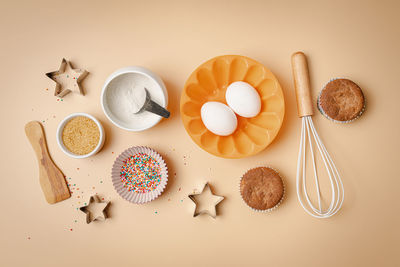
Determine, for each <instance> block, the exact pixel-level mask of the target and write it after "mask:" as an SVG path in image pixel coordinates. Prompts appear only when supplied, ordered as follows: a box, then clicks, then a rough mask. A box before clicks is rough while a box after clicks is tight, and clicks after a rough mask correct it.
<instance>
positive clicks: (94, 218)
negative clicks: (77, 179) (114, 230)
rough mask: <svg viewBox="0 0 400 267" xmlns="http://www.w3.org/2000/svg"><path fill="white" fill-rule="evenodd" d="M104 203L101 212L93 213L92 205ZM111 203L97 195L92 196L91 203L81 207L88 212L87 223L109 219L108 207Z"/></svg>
mask: <svg viewBox="0 0 400 267" xmlns="http://www.w3.org/2000/svg"><path fill="white" fill-rule="evenodd" d="M99 204H101V205H103V206H104V207H103V208H102V210H101V214H100V215H99V214H97V216H96V215H95V214H93V210H91V207H92V206H93V205H99ZM109 205H110V201H101V200H100V199H99V198H98V197H97V196H96V195H94V196H91V197H90V200H89V203H88V204H87V205H86V206H83V207H80V208H79V209H80V210H81V211H82V212H84V213H86V223H87V224H89V223H91V222H93V221H105V220H106V219H107V213H106V209H107V208H108V206H109Z"/></svg>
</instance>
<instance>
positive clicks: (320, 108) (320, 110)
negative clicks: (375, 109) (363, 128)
mask: <svg viewBox="0 0 400 267" xmlns="http://www.w3.org/2000/svg"><path fill="white" fill-rule="evenodd" d="M337 79H347V78H333V79H330V80H329V82H327V83H326V84H325V85H324V87H323V88H322V90H321V91H320V92H319V95H318V98H317V107H318V110H319V112H321V114H322V115H324V117H325V118H327V119H328V120H330V121H333V122H335V123H350V122H353V121H355V120H356V119H358V118H359V117H361V115H362V114H363V113H364V111H365V106H366V102H367V100H366V99H365V96H364V93H363V92H362V91H361V93H362V94H363V96H364V106H363V108H362V109H361V111H360V113H359V114H358V115H357V117H355V118H354V119H351V120H348V121H338V120H335V119H332V118H331V117H329V116H328V114H326V113H325V111H324V110H323V109H322V107H321V105H320V98H321V94H322V91H324V89H325V88H326V86H327V85H328V83H330V82H332V81H334V80H337Z"/></svg>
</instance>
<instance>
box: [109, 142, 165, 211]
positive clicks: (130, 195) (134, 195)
mask: <svg viewBox="0 0 400 267" xmlns="http://www.w3.org/2000/svg"><path fill="white" fill-rule="evenodd" d="M111 179H112V183H113V186H114V188H115V190H116V191H117V193H118V194H119V195H120V196H121V197H122V198H123V199H125V200H127V201H129V202H131V203H135V204H143V203H147V202H150V201H153V200H154V199H156V198H157V197H159V196H160V195H161V194H162V192H163V191H164V189H165V187H166V185H167V183H168V167H167V164H166V163H165V161H164V159H163V158H162V157H161V155H160V154H159V153H157V151H155V150H154V149H151V148H149V147H144V146H134V147H130V148H128V149H126V150H124V151H123V152H122V153H121V154H119V155H118V157H117V158H116V159H115V161H114V164H113V166H112V169H111Z"/></svg>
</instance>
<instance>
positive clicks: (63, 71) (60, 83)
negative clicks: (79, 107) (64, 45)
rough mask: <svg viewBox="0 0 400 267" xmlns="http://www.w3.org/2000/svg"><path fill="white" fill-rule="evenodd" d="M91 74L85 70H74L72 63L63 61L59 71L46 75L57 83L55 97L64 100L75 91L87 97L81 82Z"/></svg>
mask: <svg viewBox="0 0 400 267" xmlns="http://www.w3.org/2000/svg"><path fill="white" fill-rule="evenodd" d="M88 74H89V72H87V71H86V70H84V69H74V68H72V65H71V62H70V61H67V60H66V59H65V58H63V59H62V61H61V65H60V68H59V69H58V70H57V71H53V72H49V73H46V76H47V77H49V78H50V79H52V80H53V81H54V82H55V83H56V88H55V91H54V95H55V96H56V97H59V98H63V97H64V96H66V95H67V94H69V93H71V92H72V91H73V90H78V91H79V93H80V94H81V95H85V93H84V91H83V89H82V87H81V82H82V80H83V79H85V78H86V76H87V75H88Z"/></svg>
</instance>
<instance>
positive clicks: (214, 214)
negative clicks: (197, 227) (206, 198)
mask: <svg viewBox="0 0 400 267" xmlns="http://www.w3.org/2000/svg"><path fill="white" fill-rule="evenodd" d="M205 191H209V193H210V196H211V197H213V198H214V202H213V208H212V209H211V210H210V209H202V210H198V204H199V203H198V202H197V200H196V196H199V195H202V194H203V193H204V192H205ZM188 197H189V198H190V200H192V201H193V202H194V204H195V209H194V213H193V217H196V216H198V215H200V214H207V215H209V216H211V217H213V218H214V219H215V218H216V217H217V205H218V204H219V203H220V202H221V201H222V200H224V197H223V196H218V195H214V193H213V192H212V190H211V187H210V184H209V183H208V182H206V183H205V184H204V186H203V188H202V189H201V191H200V193H193V194H190V195H188Z"/></svg>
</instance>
